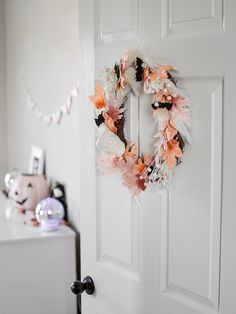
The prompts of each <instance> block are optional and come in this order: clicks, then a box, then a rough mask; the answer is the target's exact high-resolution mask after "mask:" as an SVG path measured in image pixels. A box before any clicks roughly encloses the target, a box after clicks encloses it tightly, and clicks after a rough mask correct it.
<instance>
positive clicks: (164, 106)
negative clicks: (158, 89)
mask: <svg viewBox="0 0 236 314" xmlns="http://www.w3.org/2000/svg"><path fill="white" fill-rule="evenodd" d="M158 108H166V109H167V110H171V108H172V104H171V103H169V102H165V103H162V102H159V105H158Z"/></svg>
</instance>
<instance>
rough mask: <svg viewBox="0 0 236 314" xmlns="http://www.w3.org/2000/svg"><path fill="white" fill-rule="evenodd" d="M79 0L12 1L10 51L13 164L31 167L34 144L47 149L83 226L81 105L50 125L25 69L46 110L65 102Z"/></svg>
mask: <svg viewBox="0 0 236 314" xmlns="http://www.w3.org/2000/svg"><path fill="white" fill-rule="evenodd" d="M77 2H78V1H77V0H50V1H48V0H21V1H19V0H7V1H6V56H7V83H6V85H7V107H8V120H7V122H8V156H9V157H8V159H9V168H12V167H16V166H17V167H19V168H20V169H21V170H22V171H27V169H28V163H29V155H30V149H31V145H32V144H35V145H37V146H39V147H42V148H43V149H45V151H46V169H47V175H48V176H49V177H51V178H53V179H57V180H59V181H61V182H63V183H65V184H66V188H67V197H68V204H69V218H70V220H71V221H72V223H73V224H74V225H75V226H76V228H77V229H79V206H78V204H79V195H78V184H79V167H78V156H79V151H78V144H77V143H78V136H79V128H78V114H79V110H78V104H77V103H75V104H74V106H73V109H72V113H71V115H70V116H66V117H64V118H63V120H62V122H61V124H60V125H59V126H58V125H52V126H47V125H46V124H44V122H42V121H40V120H38V119H37V117H36V116H35V114H34V112H32V111H30V110H29V109H27V106H26V98H25V94H24V92H23V88H22V85H21V82H20V75H21V74H23V75H24V76H25V78H26V80H27V82H28V85H29V87H30V89H31V92H32V94H33V97H34V98H35V100H36V101H37V103H38V105H39V107H40V109H41V110H43V111H44V112H46V113H50V112H53V111H57V109H58V108H59V107H60V106H61V105H63V104H64V103H65V100H66V98H67V96H68V95H69V92H70V90H71V88H72V87H73V86H74V85H75V83H76V81H77V80H78V47H77V45H78V8H77Z"/></svg>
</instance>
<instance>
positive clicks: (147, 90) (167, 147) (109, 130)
mask: <svg viewBox="0 0 236 314" xmlns="http://www.w3.org/2000/svg"><path fill="white" fill-rule="evenodd" d="M174 72H175V69H174V68H173V67H172V66H171V65H159V64H157V63H156V62H155V61H152V60H151V59H150V58H149V57H148V56H145V55H143V54H142V52H141V51H140V50H135V51H129V52H127V53H126V54H125V55H124V56H123V57H122V58H121V60H120V62H119V63H116V64H115V66H114V67H113V68H106V69H105V84H104V87H102V86H101V85H100V84H99V83H96V85H95V95H93V96H90V97H89V98H90V101H91V102H92V103H93V105H94V106H95V111H96V118H95V123H96V125H97V126H98V133H99V136H98V139H97V150H98V152H99V156H98V157H97V158H96V162H97V165H98V167H99V168H100V169H101V170H102V172H103V174H110V173H113V172H116V171H118V172H121V175H122V183H123V184H124V185H125V186H126V187H127V188H129V189H130V190H131V191H132V192H133V194H134V195H137V194H139V193H140V192H142V191H145V190H146V188H147V186H148V184H158V185H159V186H160V187H163V186H164V187H168V186H169V180H170V177H171V175H172V173H173V170H174V168H175V167H176V166H177V165H179V164H180V162H181V161H182V158H183V154H184V151H185V148H186V146H187V144H190V139H191V137H190V100H189V98H188V97H186V96H185V95H184V93H183V92H182V91H181V90H180V89H179V88H178V87H177V82H176V80H175V78H174V77H173V73H174ZM130 93H134V94H136V95H141V94H146V95H148V94H151V95H152V102H151V103H150V106H151V108H152V115H153V119H154V123H155V125H156V132H155V134H154V135H153V137H154V143H153V154H152V155H151V156H150V155H147V154H145V153H144V154H141V155H138V153H137V145H136V144H135V143H131V142H130V141H129V140H128V139H127V138H126V136H125V134H124V125H125V111H126V103H127V97H128V96H129V94H130Z"/></svg>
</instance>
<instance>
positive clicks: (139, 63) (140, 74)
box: [136, 58, 143, 82]
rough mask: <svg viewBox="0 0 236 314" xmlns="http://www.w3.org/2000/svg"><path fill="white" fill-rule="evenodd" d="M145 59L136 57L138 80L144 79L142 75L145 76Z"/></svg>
mask: <svg viewBox="0 0 236 314" xmlns="http://www.w3.org/2000/svg"><path fill="white" fill-rule="evenodd" d="M142 64H143V60H142V59H140V58H136V81H137V82H140V81H142V76H143V67H142Z"/></svg>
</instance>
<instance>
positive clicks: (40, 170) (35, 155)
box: [29, 145, 45, 175]
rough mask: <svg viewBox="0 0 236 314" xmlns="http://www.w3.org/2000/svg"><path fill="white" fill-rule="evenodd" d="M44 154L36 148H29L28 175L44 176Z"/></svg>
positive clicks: (40, 149)
mask: <svg viewBox="0 0 236 314" xmlns="http://www.w3.org/2000/svg"><path fill="white" fill-rule="evenodd" d="M44 164H45V154H44V150H43V149H42V148H40V147H38V146H35V145H33V146H32V147H31V153H30V160H29V173H30V174H40V175H43V174H44Z"/></svg>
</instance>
